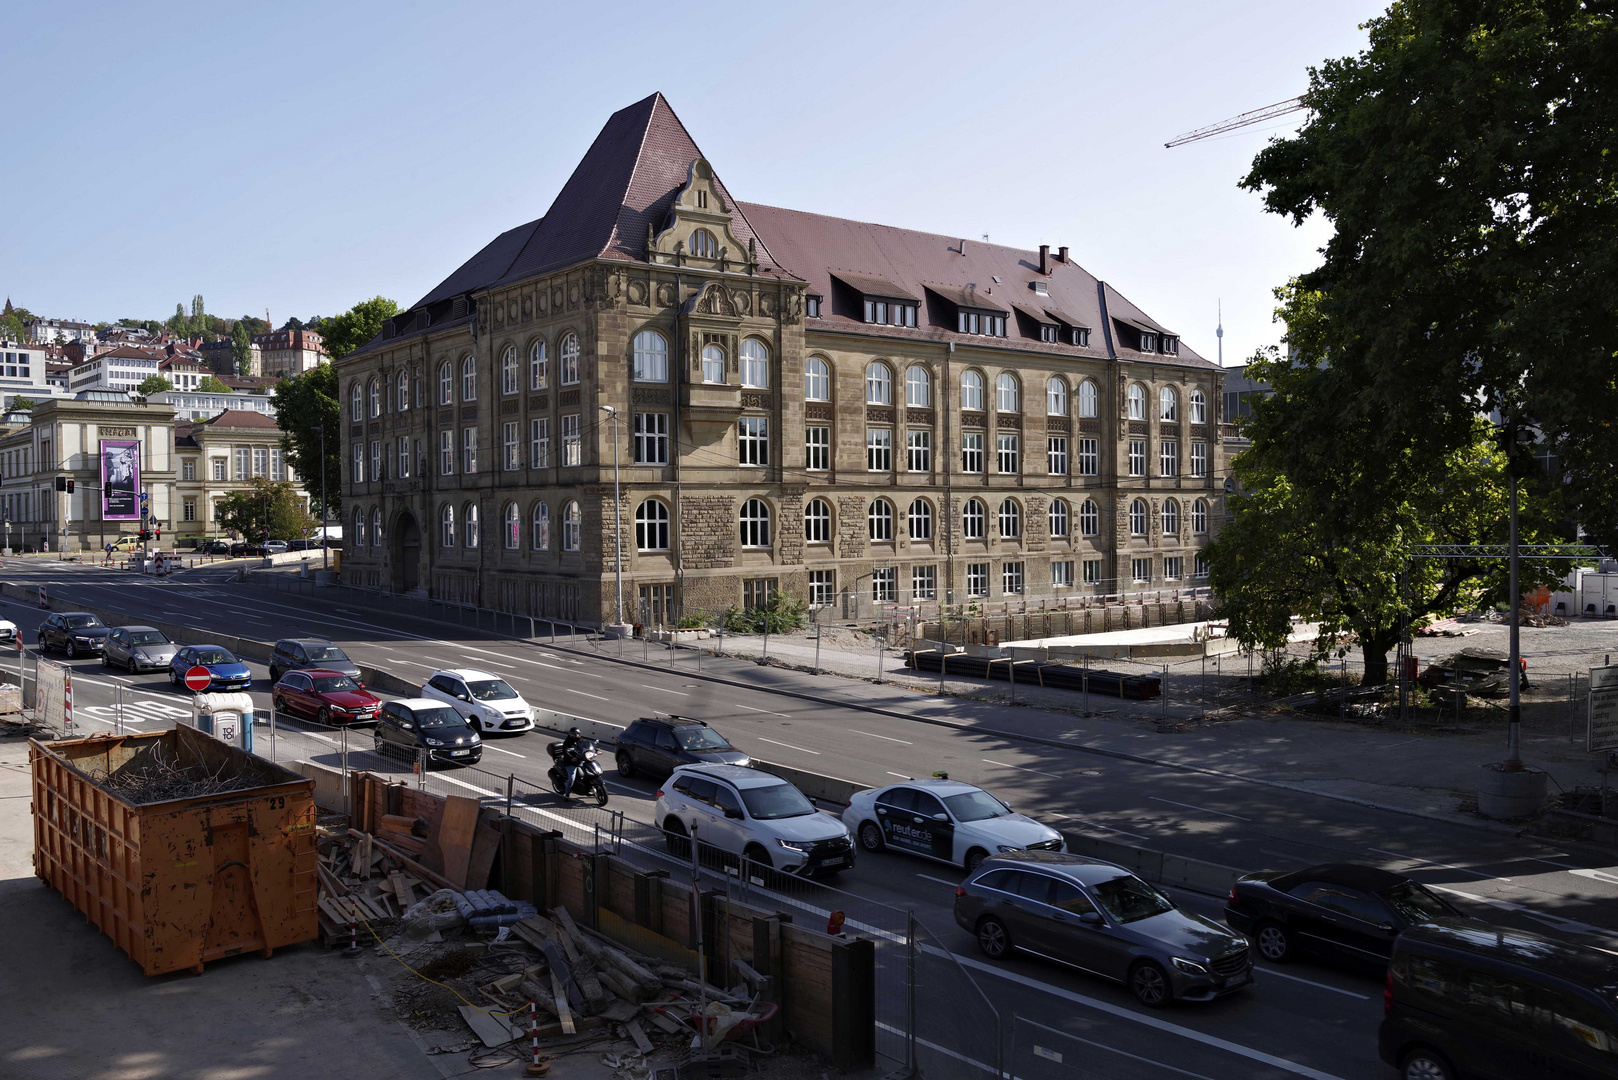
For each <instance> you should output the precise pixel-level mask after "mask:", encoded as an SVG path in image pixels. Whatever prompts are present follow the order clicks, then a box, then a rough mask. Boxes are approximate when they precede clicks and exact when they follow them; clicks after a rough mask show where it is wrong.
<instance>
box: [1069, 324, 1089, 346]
mask: <svg viewBox="0 0 1618 1080" xmlns="http://www.w3.org/2000/svg"><path fill="white" fill-rule="evenodd" d="M1073 344H1075V345H1079V346H1088V345H1089V344H1090V328H1089V327H1088V326H1075V327H1074V328H1073Z"/></svg>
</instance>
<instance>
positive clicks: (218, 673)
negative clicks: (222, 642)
mask: <svg viewBox="0 0 1618 1080" xmlns="http://www.w3.org/2000/svg"><path fill="white" fill-rule="evenodd" d="M194 667H205V668H207V669H208V675H209V678H210V681H209V683H208V689H209V690H210V691H215V692H222V691H225V690H246V689H248V688H249V687H251V686H252V685H253V673H252V671H251V670H249V669H248V667H247V665H246V664H244V663H242V662H241V661H240V660H238V659H236V658H235V657H234V656H232V655H231V653H230V650H229V649H223V648H220V647H219V646H218V645H187V646H185V648H183V649H180V650H179V651H178V652H176V653H175V654H174V659H172V660H170V661H169V682H170V683H171V684H173V685H175V686H184V685H185V673H186V672H187V671H190V670H191V669H192V668H194Z"/></svg>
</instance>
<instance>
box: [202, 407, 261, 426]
mask: <svg viewBox="0 0 1618 1080" xmlns="http://www.w3.org/2000/svg"><path fill="white" fill-rule="evenodd" d="M203 424H206V425H207V426H208V427H210V428H216V427H234V428H273V427H275V426H276V423H275V417H273V416H265V415H264V414H263V413H260V412H253V411H252V410H250V409H226V410H225V411H224V412H222V413H220V414H219V415H218V416H216V417H214V418H213V419H211V420H206V421H203ZM203 424H198V425H197V426H198V427H202V426H203Z"/></svg>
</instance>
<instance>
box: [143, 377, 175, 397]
mask: <svg viewBox="0 0 1618 1080" xmlns="http://www.w3.org/2000/svg"><path fill="white" fill-rule="evenodd" d="M173 389H174V384H173V383H171V382H169V381H168V380H167V379H165V378H164V377H163V376H161V375H148V376H146V378H144V379H142V380H141V381H140V385H139V386H137V387H135V393H137V394H139V395H140V396H141V397H151V396H152V395H153V394H161V393H162V392H163V391H165V390H173Z"/></svg>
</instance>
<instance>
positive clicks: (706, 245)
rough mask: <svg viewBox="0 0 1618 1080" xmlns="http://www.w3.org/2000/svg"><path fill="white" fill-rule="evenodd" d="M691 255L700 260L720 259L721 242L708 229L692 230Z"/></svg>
mask: <svg viewBox="0 0 1618 1080" xmlns="http://www.w3.org/2000/svg"><path fill="white" fill-rule="evenodd" d="M691 254H693V255H695V256H696V257H697V258H699V259H717V258H719V241H717V240H715V239H714V235H713V233H711V232H709V231H708V230H707V229H693V230H691Z"/></svg>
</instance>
